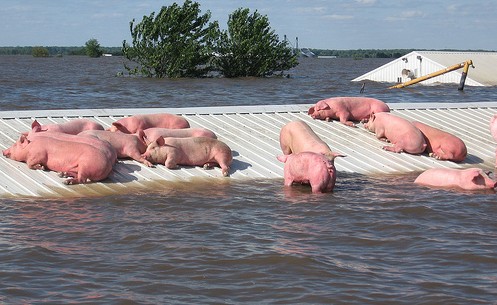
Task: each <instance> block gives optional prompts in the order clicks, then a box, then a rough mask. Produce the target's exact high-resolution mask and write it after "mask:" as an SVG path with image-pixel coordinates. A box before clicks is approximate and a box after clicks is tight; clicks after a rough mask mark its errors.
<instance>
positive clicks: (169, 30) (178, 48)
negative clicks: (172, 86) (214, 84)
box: [123, 0, 219, 78]
mask: <svg viewBox="0 0 497 305" xmlns="http://www.w3.org/2000/svg"><path fill="white" fill-rule="evenodd" d="M210 17H211V14H210V11H207V13H205V14H203V15H200V5H199V4H198V3H196V2H192V1H191V0H186V1H185V2H184V3H183V6H179V5H178V4H176V3H174V4H172V5H171V6H163V7H162V8H161V10H160V12H159V13H158V14H157V16H155V12H153V13H152V14H150V16H144V17H143V20H142V21H141V22H139V23H137V24H135V20H134V19H133V20H132V21H131V22H130V31H131V38H132V44H131V45H129V44H128V43H127V42H126V40H124V41H123V55H124V56H125V57H126V58H127V59H129V60H131V61H133V62H135V63H137V64H138V65H139V66H138V67H135V68H133V69H132V68H130V67H128V66H126V69H127V70H128V71H129V72H130V73H131V74H142V75H145V76H148V77H159V78H162V77H171V78H176V77H200V76H205V75H206V74H207V73H208V72H209V71H210V70H211V67H210V66H209V61H210V58H211V54H212V44H213V43H214V41H215V39H216V37H215V35H216V34H217V33H218V32H219V30H218V23H217V22H213V23H209V20H210Z"/></svg>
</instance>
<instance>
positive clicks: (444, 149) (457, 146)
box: [412, 122, 468, 162]
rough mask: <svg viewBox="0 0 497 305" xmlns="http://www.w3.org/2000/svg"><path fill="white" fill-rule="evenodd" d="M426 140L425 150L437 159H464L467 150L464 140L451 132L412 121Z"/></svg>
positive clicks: (457, 160)
mask: <svg viewBox="0 0 497 305" xmlns="http://www.w3.org/2000/svg"><path fill="white" fill-rule="evenodd" d="M412 124H413V125H414V126H416V128H418V129H419V130H420V131H421V133H422V134H423V136H424V137H425V141H426V152H427V153H428V154H429V155H430V156H431V157H434V158H436V159H438V160H450V161H455V162H461V161H464V159H465V158H466V155H467V154H468V151H467V149H466V145H465V144H464V142H463V141H462V140H461V139H459V138H458V137H456V136H455V135H453V134H450V133H448V132H445V131H442V130H440V129H437V128H434V127H431V126H428V125H426V124H423V123H421V122H412Z"/></svg>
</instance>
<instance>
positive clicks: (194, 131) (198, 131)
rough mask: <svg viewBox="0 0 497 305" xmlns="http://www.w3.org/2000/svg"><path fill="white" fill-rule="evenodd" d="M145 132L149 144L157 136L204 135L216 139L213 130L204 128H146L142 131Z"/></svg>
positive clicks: (186, 136)
mask: <svg viewBox="0 0 497 305" xmlns="http://www.w3.org/2000/svg"><path fill="white" fill-rule="evenodd" d="M143 132H144V133H145V138H146V141H147V144H150V143H152V142H154V141H155V140H157V139H158V138H159V137H163V138H189V137H206V138H212V139H217V136H216V134H215V133H214V132H212V131H210V130H208V129H205V128H181V129H174V128H159V127H153V128H147V129H145V130H144V131H143Z"/></svg>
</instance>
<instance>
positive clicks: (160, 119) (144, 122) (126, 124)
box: [109, 113, 190, 133]
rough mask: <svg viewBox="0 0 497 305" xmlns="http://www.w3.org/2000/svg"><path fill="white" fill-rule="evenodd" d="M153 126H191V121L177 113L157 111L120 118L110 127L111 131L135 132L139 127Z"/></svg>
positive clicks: (143, 128)
mask: <svg viewBox="0 0 497 305" xmlns="http://www.w3.org/2000/svg"><path fill="white" fill-rule="evenodd" d="M152 127H161V128H176V129H177V128H189V127H190V123H188V121H187V120H186V119H185V118H183V117H181V116H179V115H176V114H170V113H155V114H137V115H133V116H130V117H127V118H123V119H120V120H118V121H116V122H114V123H112V126H111V127H110V128H109V130H110V131H121V132H124V133H135V132H137V131H138V130H139V129H142V130H145V129H147V128H152Z"/></svg>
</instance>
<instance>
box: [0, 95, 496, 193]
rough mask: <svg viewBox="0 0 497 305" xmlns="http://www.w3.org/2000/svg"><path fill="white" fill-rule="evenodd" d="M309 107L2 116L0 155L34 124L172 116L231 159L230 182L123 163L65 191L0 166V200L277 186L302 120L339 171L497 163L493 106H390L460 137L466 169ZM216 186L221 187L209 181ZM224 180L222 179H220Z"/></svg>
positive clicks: (53, 179) (35, 173)
mask: <svg viewBox="0 0 497 305" xmlns="http://www.w3.org/2000/svg"><path fill="white" fill-rule="evenodd" d="M310 106H311V105H307V104H305V105H304V104H299V105H275V106H270V105H266V106H244V107H240V106H236V107H205V108H146V109H78V110H56V111H54V110H50V111H12V112H0V147H1V148H2V149H5V148H7V147H9V146H11V145H12V143H14V142H15V140H16V139H18V137H19V134H20V133H21V132H24V131H27V130H29V129H30V126H31V122H32V121H33V119H37V120H38V121H40V123H42V124H45V123H50V122H64V121H67V120H71V119H74V118H89V119H92V120H95V121H97V122H99V123H101V124H102V125H103V126H104V127H109V126H110V125H111V123H112V122H113V121H115V120H118V119H119V118H122V117H125V116H128V115H132V114H138V113H159V112H161V113H163V112H168V113H176V114H179V115H182V116H184V117H185V118H186V119H188V121H189V122H190V125H191V126H192V127H203V128H207V129H210V130H212V131H214V132H215V133H216V134H217V135H218V138H219V139H220V140H221V141H223V142H225V143H226V144H228V145H229V146H230V147H231V149H232V150H233V152H234V161H233V165H232V169H231V171H230V177H229V178H225V177H222V175H221V171H220V169H219V168H215V169H212V170H204V169H203V168H200V167H195V168H192V167H181V168H180V169H176V170H170V169H167V168H165V167H164V166H162V165H158V166H156V167H155V168H148V167H146V166H144V165H142V164H141V163H138V162H136V161H132V160H125V161H120V162H119V163H118V164H117V165H115V167H114V170H113V172H112V174H111V175H110V176H109V178H108V179H106V180H104V181H103V182H98V183H91V184H86V185H71V186H66V185H64V184H63V183H62V180H63V179H62V178H59V177H58V176H57V174H56V173H54V172H47V171H40V170H30V169H28V168H27V166H26V164H25V163H21V162H16V161H12V160H10V159H8V158H5V157H2V158H1V159H0V180H1V183H0V196H1V197H8V196H46V197H47V196H48V197H57V196H101V195H108V194H119V193H124V192H136V191H143V190H146V189H147V188H150V187H152V188H157V187H160V186H161V185H162V184H164V183H170V182H177V181H180V182H184V181H190V180H192V179H193V180H196V179H197V180H198V179H200V180H212V179H236V180H253V179H280V178H283V163H280V162H279V161H278V160H277V159H276V156H277V155H278V154H281V150H280V146H279V131H280V129H281V127H282V126H283V125H285V124H286V123H288V122H290V121H293V120H303V121H305V122H306V123H308V124H309V125H310V126H311V128H312V129H313V130H314V131H315V132H316V133H317V134H318V135H319V136H320V137H321V138H322V139H323V140H324V141H325V142H326V143H328V145H329V146H330V147H331V148H332V149H333V150H334V151H337V152H340V153H342V154H345V155H347V157H344V158H337V159H336V160H335V166H336V168H337V171H338V173H339V174H338V179H339V177H340V172H348V173H358V174H375V175H376V174H388V173H403V172H412V171H423V170H425V169H427V168H431V167H452V168H464V167H472V166H478V167H483V168H488V169H491V168H493V166H494V162H495V147H496V143H495V142H494V140H493V138H492V137H491V135H490V132H489V121H490V118H491V117H492V116H493V114H494V113H497V103H479V104H391V105H389V106H390V107H391V108H392V112H393V113H395V114H396V115H399V116H402V117H405V118H407V119H410V120H419V121H421V122H424V123H427V124H430V125H432V126H434V127H438V128H440V129H443V130H445V131H448V132H451V133H453V134H455V135H457V136H459V137H460V138H461V139H462V140H463V141H464V142H465V143H466V146H467V148H468V157H467V159H466V160H465V162H463V163H459V164H458V163H454V162H450V161H438V160H435V159H433V158H430V157H428V156H424V155H422V156H413V155H409V154H405V153H402V154H395V153H391V152H387V151H384V150H382V149H381V146H383V145H384V143H383V142H381V141H379V140H377V139H376V137H375V136H374V135H373V134H372V133H370V132H368V131H367V130H366V129H364V128H363V127H362V125H360V126H359V127H358V128H352V127H348V126H345V125H342V124H340V123H338V122H326V121H321V120H313V119H312V118H311V117H310V116H309V115H307V110H308V108H309V107H310ZM213 181H220V180H213ZM224 181H225V180H224Z"/></svg>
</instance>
